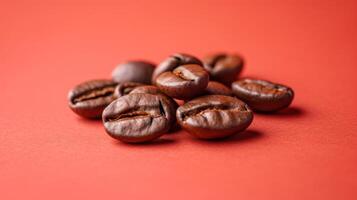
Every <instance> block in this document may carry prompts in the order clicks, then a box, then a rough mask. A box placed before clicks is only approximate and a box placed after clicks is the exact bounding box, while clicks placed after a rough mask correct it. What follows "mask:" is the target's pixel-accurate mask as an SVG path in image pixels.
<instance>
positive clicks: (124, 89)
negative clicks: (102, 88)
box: [114, 82, 143, 97]
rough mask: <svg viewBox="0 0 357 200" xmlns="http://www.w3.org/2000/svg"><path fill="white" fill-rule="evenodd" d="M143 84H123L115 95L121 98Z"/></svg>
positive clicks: (116, 90) (117, 88)
mask: <svg viewBox="0 0 357 200" xmlns="http://www.w3.org/2000/svg"><path fill="white" fill-rule="evenodd" d="M142 85H143V84H141V83H136V82H123V83H119V84H118V86H117V87H116V88H115V92H114V95H115V96H116V97H121V96H124V95H127V94H129V93H130V92H131V91H132V90H134V89H135V88H137V87H139V86H142Z"/></svg>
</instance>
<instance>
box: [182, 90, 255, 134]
mask: <svg viewBox="0 0 357 200" xmlns="http://www.w3.org/2000/svg"><path fill="white" fill-rule="evenodd" d="M176 118H177V120H178V122H179V124H180V125H181V126H182V127H183V128H184V129H185V130H187V131H188V132H189V133H190V134H192V135H194V136H196V137H198V138H202V139H214V138H222V137H227V136H230V135H233V134H235V133H238V132H240V131H243V130H245V129H246V128H247V127H248V126H249V125H250V124H251V122H252V120H253V112H252V111H251V110H250V109H249V108H248V106H247V104H245V103H244V102H243V101H241V100H239V99H237V98H234V97H229V96H223V95H208V96H203V97H199V98H196V99H194V100H192V101H189V102H187V103H186V104H184V105H182V106H180V107H179V108H178V109H177V111H176Z"/></svg>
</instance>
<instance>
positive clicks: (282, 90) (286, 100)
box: [232, 78, 294, 112]
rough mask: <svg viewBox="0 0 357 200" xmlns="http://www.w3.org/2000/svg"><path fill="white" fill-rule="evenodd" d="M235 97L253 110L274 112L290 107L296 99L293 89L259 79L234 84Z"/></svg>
mask: <svg viewBox="0 0 357 200" xmlns="http://www.w3.org/2000/svg"><path fill="white" fill-rule="evenodd" d="M232 90H233V93H234V95H236V96H237V97H238V98H239V99H241V100H243V101H244V102H246V103H247V104H248V105H249V106H250V107H251V108H252V109H253V110H255V111H261V112H273V111H277V110H281V109H283V108H285V107H288V106H289V105H290V103H291V102H292V100H293V98H294V92H293V90H292V89H291V88H289V87H287V86H284V85H280V84H277V83H272V82H269V81H265V80H258V79H249V78H245V79H241V80H238V81H235V82H234V83H233V84H232Z"/></svg>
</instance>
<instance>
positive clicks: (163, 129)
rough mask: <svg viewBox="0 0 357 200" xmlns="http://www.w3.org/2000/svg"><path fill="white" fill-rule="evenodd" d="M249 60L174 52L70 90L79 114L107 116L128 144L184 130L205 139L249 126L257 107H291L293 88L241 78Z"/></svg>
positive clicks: (106, 125) (108, 129) (267, 110)
mask: <svg viewBox="0 0 357 200" xmlns="http://www.w3.org/2000/svg"><path fill="white" fill-rule="evenodd" d="M243 66H244V61H243V59H242V57H241V56H239V55H235V54H225V53H219V54H213V55H208V56H206V57H204V58H203V59H202V61H201V60H200V59H198V58H196V57H194V56H191V55H188V54H182V53H177V54H173V55H171V56H169V57H168V58H166V59H165V60H164V61H162V62H161V63H160V64H159V65H158V66H157V67H156V66H155V65H154V64H152V63H150V62H146V61H130V62H125V63H122V64H120V65H119V66H117V67H116V68H115V69H114V71H113V73H112V79H111V80H91V81H87V82H84V83H81V84H79V85H77V86H76V87H74V88H73V89H72V90H70V92H69V94H68V101H69V107H70V108H71V109H72V111H73V112H75V113H76V114H78V115H80V116H82V117H85V118H90V119H102V121H103V124H104V128H105V130H106V132H107V133H108V134H109V135H110V136H111V137H113V138H115V139H118V140H120V141H122V142H127V143H143V142H149V141H152V140H154V139H156V138H159V137H160V136H162V135H163V134H165V133H168V132H171V131H173V130H177V129H178V128H179V127H182V128H183V129H185V130H186V131H187V132H188V133H190V134H191V135H193V136H195V137H197V138H200V139H216V138H223V137H227V136H230V135H233V134H236V133H239V132H241V131H243V130H245V129H246V128H247V127H248V126H249V125H250V124H251V123H252V121H253V111H254V112H265V113H272V112H276V111H279V110H281V109H284V108H286V107H288V106H289V105H290V104H291V102H292V100H293V98H294V92H293V90H292V89H291V88H289V87H287V86H284V85H281V84H277V83H273V82H270V81H266V80H259V79H252V78H241V79H237V78H238V77H239V75H240V73H241V71H242V69H243Z"/></svg>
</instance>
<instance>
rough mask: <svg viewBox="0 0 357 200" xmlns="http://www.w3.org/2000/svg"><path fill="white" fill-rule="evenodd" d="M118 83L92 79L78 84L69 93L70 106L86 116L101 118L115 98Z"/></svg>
mask: <svg viewBox="0 0 357 200" xmlns="http://www.w3.org/2000/svg"><path fill="white" fill-rule="evenodd" d="M116 85H117V83H115V82H113V81H111V80H92V81H87V82H84V83H82V84H79V85H77V86H76V87H74V88H73V89H72V90H70V91H69V93H68V101H69V102H68V103H69V107H70V108H71V109H72V110H73V111H74V112H75V113H77V114H78V115H80V116H82V117H86V118H100V117H101V116H102V111H103V110H104V108H105V107H106V106H107V105H109V104H110V103H111V102H112V101H113V100H114V99H115V96H114V95H113V94H114V89H115V87H116Z"/></svg>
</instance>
